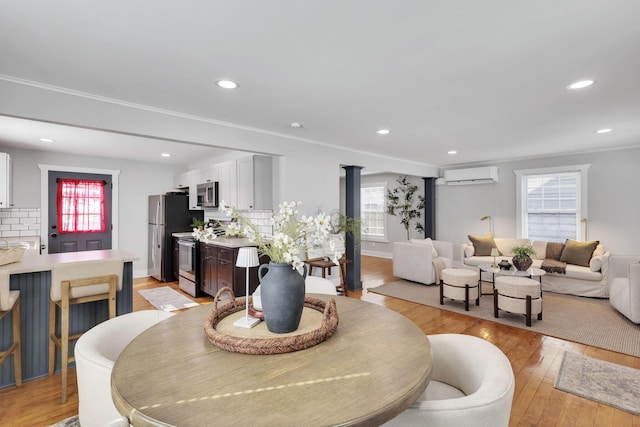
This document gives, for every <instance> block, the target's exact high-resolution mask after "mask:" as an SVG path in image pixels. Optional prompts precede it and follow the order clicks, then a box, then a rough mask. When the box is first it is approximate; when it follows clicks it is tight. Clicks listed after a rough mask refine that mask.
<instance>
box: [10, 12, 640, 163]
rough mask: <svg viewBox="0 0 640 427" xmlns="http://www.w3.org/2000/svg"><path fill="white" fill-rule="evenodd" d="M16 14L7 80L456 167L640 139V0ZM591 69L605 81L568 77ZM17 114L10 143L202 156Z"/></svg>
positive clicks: (181, 158)
mask: <svg viewBox="0 0 640 427" xmlns="http://www.w3.org/2000/svg"><path fill="white" fill-rule="evenodd" d="M0 11H1V13H0V58H1V60H0V79H2V78H4V79H11V80H13V81H15V80H16V79H22V80H26V81H29V82H37V83H38V84H42V85H50V86H54V87H57V88H63V89H64V90H69V91H78V92H83V93H86V94H92V95H94V96H96V97H107V98H111V99H117V100H121V101H123V102H125V103H134V104H139V105H144V106H149V107H153V108H157V109H162V110H169V111H174V112H176V113H180V114H186V115H192V116H199V117H204V118H207V119H211V120H217V121H221V122H228V123H231V124H234V125H237V126H240V127H243V128H245V129H246V128H254V129H261V130H264V131H266V132H269V133H271V134H273V133H276V134H283V135H289V136H291V137H294V138H300V139H301V140H305V141H314V142H319V143H323V144H328V145H336V146H341V147H346V148H351V149H354V150H359V151H364V152H369V153H377V154H381V155H388V156H391V157H395V158H402V159H408V160H412V161H420V162H424V163H426V164H431V165H439V166H447V165H453V164H465V163H473V162H483V161H497V160H505V159H514V158H526V157H536V156H548V155H558V154H563V153H574V152H583V151H593V150H603V149H611V148H620V147H631V146H638V145H640V121H639V120H638V117H640V90H639V88H640V25H639V24H638V22H637V21H638V17H639V16H640V2H638V1H637V0H563V1H557V0H520V1H509V0H483V1H474V0H439V1H432V0H402V1H391V0H388V1H381V0H349V1H343V0H342V1H340V0H325V1H312V0H306V1H304V0H298V1H295V0H269V1H258V0H254V1H231V2H230V1H219V0H183V1H180V2H178V1H169V0H163V1H160V0H137V1H135V2H131V1H127V0H111V1H108V2H107V1H95V0H94V1H88V0H85V1H79V0H73V1H72V0H59V1H55V2H52V1H47V0H40V1H35V0H21V1H14V0H0ZM220 78H229V79H233V80H235V81H236V82H238V84H239V85H240V87H239V88H238V89H236V90H234V91H225V90H222V89H219V88H216V87H215V86H214V84H213V83H214V81H215V80H217V79H220ZM585 78H589V79H594V80H596V84H595V85H593V86H592V87H590V88H587V89H583V90H581V91H568V90H567V89H566V86H567V85H568V84H570V83H572V82H574V81H576V80H580V79H585ZM0 96H2V94H1V93H0ZM47 107H48V108H55V106H45V107H43V108H47ZM12 114H13V113H12V112H11V111H0V115H9V116H10V115H12ZM15 120H16V119H14V118H10V117H0V144H2V145H10V144H25V146H26V145H27V144H29V148H34V147H38V148H41V149H47V150H65V151H71V152H86V153H87V154H92V155H110V156H113V155H114V154H113V153H114V150H113V147H114V145H113V144H116V143H118V144H120V143H122V144H124V145H123V146H122V147H125V148H123V149H122V150H121V153H122V156H123V157H127V158H136V159H139V160H142V159H143V158H144V159H146V160H148V161H158V156H159V151H167V152H170V153H172V155H175V156H176V157H172V158H171V160H169V161H171V162H176V163H184V162H187V161H189V160H188V157H190V156H192V157H191V159H195V158H200V157H201V156H202V155H203V153H202V151H200V150H202V149H203V148H202V147H199V146H194V145H186V146H185V145H180V146H178V147H179V148H176V146H175V143H173V142H168V141H157V140H148V139H146V138H141V137H139V136H131V135H123V134H118V133H108V134H104V133H103V132H98V131H95V130H90V129H78V128H70V127H66V126H59V125H57V124H47V123H34V122H29V125H28V126H24V122H23V123H20V122H16V121H15ZM291 122H299V123H301V124H302V128H300V129H292V128H291V127H290V126H289V124H290V123H291ZM380 128H388V129H390V130H391V133H390V134H389V135H386V136H380V135H377V134H376V133H375V131H376V130H377V129H380ZM601 128H612V129H613V132H610V133H608V134H596V133H594V131H595V130H597V129H601ZM40 137H49V138H52V139H55V140H56V142H55V143H54V146H51V147H42V145H35V144H41V143H39V142H38V139H39V138H40ZM103 138H106V140H107V141H109V143H110V144H112V145H111V147H110V148H111V149H109V152H108V154H105V153H101V152H99V151H98V150H99V147H101V146H103V147H104V145H105V144H101V143H97V142H101V141H104V139H103ZM165 144H166V145H165ZM221 144H222V143H221ZM134 147H138V148H137V149H134ZM205 150H211V149H209V148H205ZM449 150H457V151H458V154H456V155H453V156H452V155H448V154H447V151H449ZM206 152H208V151H206ZM141 156H143V157H141ZM146 156H148V157H146Z"/></svg>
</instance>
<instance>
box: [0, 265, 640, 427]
mask: <svg viewBox="0 0 640 427" xmlns="http://www.w3.org/2000/svg"><path fill="white" fill-rule="evenodd" d="M394 280H396V279H395V278H394V277H393V275H392V273H391V261H390V260H388V259H382V258H374V257H363V259H362V281H363V288H364V289H365V290H363V291H362V292H356V293H352V294H351V295H350V296H352V297H355V298H361V299H363V300H366V301H369V302H372V303H375V304H380V305H383V306H386V307H388V308H390V309H392V310H395V311H397V312H399V313H401V314H403V315H405V316H407V317H408V318H409V319H411V320H412V321H413V322H414V323H416V324H417V325H418V326H419V327H420V328H421V329H422V330H423V331H424V332H425V333H427V334H437V333H461V334H469V335H475V336H479V337H481V338H484V339H486V340H488V341H490V342H492V343H494V344H495V345H497V346H498V347H499V348H500V349H502V351H504V352H505V354H506V355H507V356H508V358H509V360H510V361H511V364H512V366H513V370H514V373H515V375H516V390H515V396H514V400H513V409H512V411H511V422H510V426H612V427H624V426H632V427H633V426H635V427H640V417H637V416H634V415H632V414H630V413H628V412H624V411H621V410H618V409H614V408H612V407H610V406H607V405H603V404H599V403H596V402H593V401H590V400H587V399H583V398H580V397H577V396H574V395H572V394H569V393H565V392H562V391H559V390H556V389H555V388H554V387H553V384H554V381H555V378H556V374H557V373H558V370H559V368H560V362H561V360H562V355H563V352H564V351H571V352H574V353H580V354H584V355H587V356H591V357H595V358H598V359H602V360H607V361H610V362H614V363H619V364H621V365H625V366H630V367H633V368H640V358H637V357H632V356H627V355H624V354H620V353H615V352H611V351H607V350H603V349H600V348H597V347H590V346H586V345H583V344H577V343H573V342H570V341H564V340H560V339H556V338H552V337H547V336H544V335H540V334H537V333H535V332H530V331H527V330H525V329H519V328H512V327H509V326H505V325H500V324H498V323H493V322H489V321H484V320H480V319H476V318H472V317H467V316H464V315H461V314H458V313H452V312H449V311H444V310H439V309H437V308H432V307H427V306H424V305H420V304H414V303H411V302H407V301H403V300H399V299H396V298H390V297H385V296H382V295H377V294H373V293H369V292H367V291H366V288H369V287H375V286H379V285H382V284H385V283H389V282H392V281H394ZM165 285H167V284H166V283H159V282H157V281H155V280H154V279H136V280H134V289H135V290H139V289H145V288H150V287H156V286H165ZM169 285H170V286H172V287H174V288H177V283H170V284H169ZM197 301H198V302H201V303H206V302H211V301H212V299H211V298H198V299H197ZM133 307H134V310H143V309H152V308H153V307H152V306H151V305H150V304H149V303H148V302H147V301H146V300H145V299H143V298H142V297H140V296H139V294H138V293H137V292H134V301H133ZM69 384H70V387H69V400H68V401H67V403H65V404H61V403H60V374H56V375H53V376H52V377H45V378H41V379H37V380H33V381H29V382H27V383H24V384H23V385H22V386H21V387H9V388H5V389H2V390H0V425H2V426H46V425H49V424H51V423H54V422H56V421H60V420H62V419H64V418H67V417H70V416H72V415H75V414H77V411H78V394H77V389H76V387H75V370H73V369H72V370H71V371H70V374H69Z"/></svg>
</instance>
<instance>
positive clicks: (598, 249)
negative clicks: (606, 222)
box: [591, 244, 606, 258]
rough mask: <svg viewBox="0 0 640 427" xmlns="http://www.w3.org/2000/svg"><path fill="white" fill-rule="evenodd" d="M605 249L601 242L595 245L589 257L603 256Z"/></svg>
mask: <svg viewBox="0 0 640 427" xmlns="http://www.w3.org/2000/svg"><path fill="white" fill-rule="evenodd" d="M605 253H606V252H605V250H604V246H603V245H602V244H600V245H598V246H596V250H595V251H593V255H591V257H592V258H593V257H595V256H603V255H604V254H605Z"/></svg>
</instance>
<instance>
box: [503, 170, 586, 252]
mask: <svg viewBox="0 0 640 427" xmlns="http://www.w3.org/2000/svg"><path fill="white" fill-rule="evenodd" d="M589 166H590V165H588V164H585V165H572V166H557V167H550V168H539V169H521V170H514V171H513V173H515V175H516V226H517V234H518V236H517V237H518V238H528V233H527V220H526V215H527V197H526V194H527V189H526V188H525V185H526V182H527V180H526V179H523V178H524V177H526V176H530V175H544V174H560V173H568V172H577V173H578V182H577V186H578V196H579V197H578V200H576V240H579V241H582V240H584V238H585V235H584V234H585V233H584V232H585V227H584V226H583V225H582V224H581V220H582V219H583V218H584V219H586V218H587V212H588V209H587V206H588V203H587V196H588V191H587V171H588V169H589Z"/></svg>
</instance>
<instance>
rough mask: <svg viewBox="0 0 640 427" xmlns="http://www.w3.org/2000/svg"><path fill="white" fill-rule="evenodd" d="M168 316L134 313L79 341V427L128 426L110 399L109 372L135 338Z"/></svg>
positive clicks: (97, 328)
mask: <svg viewBox="0 0 640 427" xmlns="http://www.w3.org/2000/svg"><path fill="white" fill-rule="evenodd" d="M171 316H173V313H169V312H166V311H161V310H142V311H135V312H133V313H127V314H123V315H121V316H117V317H114V318H113V319H109V320H106V321H104V322H102V323H100V324H98V325H96V326H94V327H93V328H91V329H89V330H88V331H87V332H85V333H84V334H83V335H82V336H81V337H80V338H79V339H78V342H77V343H76V348H75V357H76V374H77V379H78V417H79V421H80V425H81V426H82V427H94V426H95V427H104V426H107V425H109V426H121V425H129V423H128V421H126V418H124V417H123V416H122V415H120V413H119V412H118V410H117V409H116V407H115V406H114V404H113V401H112V399H111V370H112V369H113V365H114V363H115V361H116V359H117V358H118V356H119V355H120V353H121V352H122V350H124V348H125V347H126V346H127V345H128V344H129V343H130V342H131V341H133V339H134V338H135V337H137V336H138V335H140V334H141V333H142V332H144V331H145V330H147V329H149V328H150V327H151V326H153V325H155V324H156V323H158V322H161V321H162V320H164V319H166V318H168V317H171Z"/></svg>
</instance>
